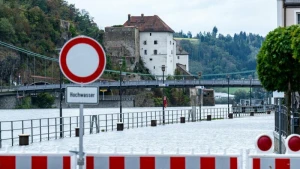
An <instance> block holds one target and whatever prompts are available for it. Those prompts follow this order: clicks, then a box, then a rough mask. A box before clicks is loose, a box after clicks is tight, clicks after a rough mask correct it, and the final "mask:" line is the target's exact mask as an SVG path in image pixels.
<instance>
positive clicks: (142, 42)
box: [104, 14, 189, 76]
mask: <svg viewBox="0 0 300 169" xmlns="http://www.w3.org/2000/svg"><path fill="white" fill-rule="evenodd" d="M173 33H174V31H173V30H172V29H171V28H170V27H169V26H168V25H167V24H166V23H165V22H164V21H163V20H162V19H160V18H159V17H158V16H157V15H154V16H144V14H141V16H131V15H130V14H129V15H128V19H127V21H126V22H125V23H124V24H123V26H120V27H106V28H105V35H104V46H105V48H106V50H107V52H108V54H110V56H112V57H115V58H116V57H125V58H126V60H127V63H129V64H131V66H129V67H130V68H131V69H132V67H134V65H135V63H136V62H137V61H138V57H139V56H140V57H141V59H142V60H143V62H144V63H145V67H147V68H148V69H149V72H150V73H151V74H153V75H162V69H161V66H162V65H165V66H166V69H165V72H164V73H165V75H166V76H167V75H174V72H175V69H176V68H177V67H178V69H180V71H185V74H189V72H188V70H189V58H188V53H187V52H186V51H184V50H183V49H182V48H181V47H180V46H179V44H178V45H177V42H176V41H175V40H174V37H173ZM130 58H131V59H130ZM179 66H180V67H179Z"/></svg>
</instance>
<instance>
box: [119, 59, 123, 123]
mask: <svg viewBox="0 0 300 169" xmlns="http://www.w3.org/2000/svg"><path fill="white" fill-rule="evenodd" d="M122 65H123V60H122V59H120V60H119V66H120V86H119V95H120V122H122Z"/></svg>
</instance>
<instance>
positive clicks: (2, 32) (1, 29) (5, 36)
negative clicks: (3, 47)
mask: <svg viewBox="0 0 300 169" xmlns="http://www.w3.org/2000/svg"><path fill="white" fill-rule="evenodd" d="M14 35H15V30H14V27H13V26H12V24H11V23H10V22H9V20H8V19H7V18H0V40H11V38H12V37H14Z"/></svg>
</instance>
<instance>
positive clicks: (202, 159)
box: [86, 153, 241, 169]
mask: <svg viewBox="0 0 300 169" xmlns="http://www.w3.org/2000/svg"><path fill="white" fill-rule="evenodd" d="M239 157H241V154H235V155H220V154H216V155H212V154H209V155H197V154H193V155H179V154H176V155H173V154H172V155H167V154H159V155H148V154H147V155H145V154H143V155H135V154H123V155H121V154H92V153H88V154H87V155H86V169H239V168H240V166H241V164H239Z"/></svg>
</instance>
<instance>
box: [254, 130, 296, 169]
mask: <svg viewBox="0 0 300 169" xmlns="http://www.w3.org/2000/svg"><path fill="white" fill-rule="evenodd" d="M255 146H256V150H257V153H256V154H254V155H249V159H250V164H249V169H300V135H296V134H293V135H290V136H289V137H288V138H287V139H286V140H285V147H286V153H285V154H272V153H273V140H272V137H271V136H269V135H266V134H263V135H260V136H259V137H258V138H257V139H256V143H255Z"/></svg>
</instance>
